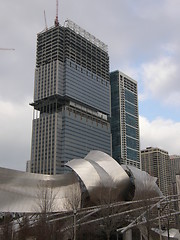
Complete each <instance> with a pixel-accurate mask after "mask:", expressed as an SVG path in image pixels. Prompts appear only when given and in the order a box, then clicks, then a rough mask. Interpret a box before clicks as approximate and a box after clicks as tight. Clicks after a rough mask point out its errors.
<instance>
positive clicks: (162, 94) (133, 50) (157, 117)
mask: <svg viewBox="0 0 180 240" xmlns="http://www.w3.org/2000/svg"><path fill="white" fill-rule="evenodd" d="M0 6H1V7H0V31H1V35H0V36H1V37H0V48H15V51H2V50H0V167H8V168H13V169H19V170H25V164H26V160H28V159H30V148H31V129H32V107H30V106H29V103H30V102H32V101H33V88H34V86H33V85H34V70H35V58H36V36H37V33H38V32H40V31H42V30H43V29H45V21H44V10H45V11H46V19H47V25H48V27H50V26H52V25H53V23H54V19H55V14H56V0H31V1H27V0H16V1H14V0H0ZM58 12H59V21H60V24H61V25H63V24H64V21H65V20H66V19H71V20H72V21H74V22H75V23H76V24H78V25H79V26H81V27H82V28H84V29H85V30H87V31H88V32H90V33H91V34H93V35H94V36H96V37H97V38H99V39H100V40H101V41H103V42H104V43H106V44H107V45H108V49H109V56H110V70H111V71H113V70H117V69H118V70H120V71H122V72H124V73H126V74H127V75H129V76H130V77H132V78H134V79H135V80H136V81H137V82H138V94H139V114H140V136H141V138H140V140H141V149H144V148H146V147H148V146H154V147H159V148H162V149H164V150H166V151H168V152H169V154H179V155H180V79H179V78H180V31H179V28H180V0H111V1H110V0H59V11H58Z"/></svg>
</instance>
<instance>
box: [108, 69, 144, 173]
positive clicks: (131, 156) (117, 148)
mask: <svg viewBox="0 0 180 240" xmlns="http://www.w3.org/2000/svg"><path fill="white" fill-rule="evenodd" d="M110 83H111V132H112V157H113V158H114V159H116V161H118V162H119V163H121V164H128V165H134V166H136V167H137V168H140V167H141V164H140V144H139V115H138V95H137V82H136V81H135V80H133V79H132V78H130V77H128V76H127V75H125V74H124V73H122V72H120V71H114V72H111V73H110Z"/></svg>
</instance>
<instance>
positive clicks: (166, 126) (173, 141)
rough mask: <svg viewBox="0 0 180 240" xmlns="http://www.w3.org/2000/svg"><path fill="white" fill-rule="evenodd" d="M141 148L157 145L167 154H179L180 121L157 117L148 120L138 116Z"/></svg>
mask: <svg viewBox="0 0 180 240" xmlns="http://www.w3.org/2000/svg"><path fill="white" fill-rule="evenodd" d="M139 120H140V140H141V149H144V148H146V147H150V146H151V147H159V148H161V149H163V150H166V151H168V152H169V154H179V155H180V122H174V121H172V120H166V119H163V118H157V119H155V120H153V121H149V120H148V119H147V118H145V117H143V116H140V119H139Z"/></svg>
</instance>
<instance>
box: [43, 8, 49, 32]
mask: <svg viewBox="0 0 180 240" xmlns="http://www.w3.org/2000/svg"><path fill="white" fill-rule="evenodd" d="M44 21H45V30H48V26H47V21H46V12H45V10H44Z"/></svg>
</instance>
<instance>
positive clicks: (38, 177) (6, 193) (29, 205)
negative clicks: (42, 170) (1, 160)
mask: <svg viewBox="0 0 180 240" xmlns="http://www.w3.org/2000/svg"><path fill="white" fill-rule="evenodd" d="M77 183H78V180H77V177H76V176H75V175H74V174H73V173H69V174H63V175H56V176H50V175H43V174H34V173H27V172H21V171H16V170H11V169H6V168H0V211H1V212H41V211H42V209H41V208H42V207H43V206H42V205H43V200H42V199H43V194H44V191H47V192H46V193H47V195H48V198H49V199H47V200H50V201H53V202H52V206H49V209H47V211H51V212H57V211H61V210H65V209H64V208H65V207H64V206H65V203H66V200H67V198H68V195H70V194H71V193H70V192H69V188H70V186H75V185H77ZM78 186H79V185H78ZM50 198H51V199H50Z"/></svg>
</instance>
